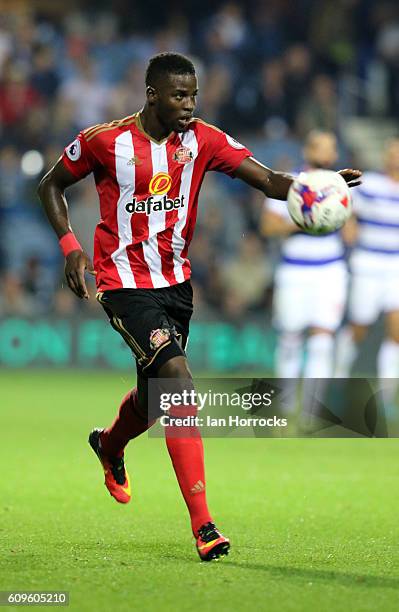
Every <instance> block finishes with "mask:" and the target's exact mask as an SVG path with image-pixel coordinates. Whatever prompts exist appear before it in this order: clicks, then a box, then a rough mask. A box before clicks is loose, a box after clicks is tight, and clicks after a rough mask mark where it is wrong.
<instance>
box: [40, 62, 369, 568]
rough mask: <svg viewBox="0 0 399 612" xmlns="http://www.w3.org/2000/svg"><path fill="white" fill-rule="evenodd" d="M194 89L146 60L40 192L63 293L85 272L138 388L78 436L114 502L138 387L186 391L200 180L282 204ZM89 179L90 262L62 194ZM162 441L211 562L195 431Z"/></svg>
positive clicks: (143, 400)
mask: <svg viewBox="0 0 399 612" xmlns="http://www.w3.org/2000/svg"><path fill="white" fill-rule="evenodd" d="M197 93H198V85H197V78H196V74H195V69H194V66H193V64H192V63H191V61H190V60H188V59H187V58H186V57H184V56H182V55H179V54H175V53H162V54H159V55H157V56H155V57H153V58H152V59H151V60H150V62H149V64H148V68H147V71H146V97H147V100H146V104H145V106H144V108H143V109H141V111H139V112H137V113H135V114H133V115H131V116H129V117H126V118H124V119H121V120H117V121H112V122H110V123H105V124H102V125H96V126H94V127H91V128H88V129H86V130H83V131H82V132H81V133H80V134H79V135H78V137H77V138H76V140H74V141H73V142H72V143H71V144H70V145H68V146H67V147H66V149H65V151H64V153H63V155H62V157H61V158H60V160H59V161H58V162H57V163H56V165H55V166H54V167H53V168H52V169H51V170H50V172H49V173H48V174H47V175H46V176H45V177H44V178H43V179H42V181H41V183H40V186H39V195H40V198H41V201H42V203H43V205H44V208H45V211H46V214H47V216H48V218H49V220H50V223H51V224H52V226H53V228H54V229H55V231H56V233H57V236H58V238H59V240H60V247H61V249H62V251H63V253H64V255H65V274H66V278H67V282H68V285H69V287H70V289H71V290H72V291H73V292H74V293H75V294H76V295H77V296H78V297H80V298H88V291H87V287H86V284H85V271H88V272H92V273H94V274H95V275H96V284H97V288H98V294H97V299H98V301H99V302H100V303H101V304H102V306H103V307H104V310H105V312H106V313H107V315H108V316H109V319H110V322H111V325H112V326H113V327H114V328H115V330H117V331H118V332H119V333H120V334H121V335H122V337H123V338H124V340H125V341H126V342H127V344H128V345H129V346H130V348H131V349H132V351H133V353H134V356H135V358H136V363H137V388H135V389H133V390H132V391H130V392H129V393H128V394H127V395H126V397H125V398H124V399H123V400H122V403H121V406H120V408H119V413H118V415H117V416H116V419H115V421H114V422H113V423H112V425H111V426H110V427H108V428H106V429H102V430H99V429H98V430H93V431H92V432H91V434H90V437H89V442H90V444H91V446H92V448H93V449H94V451H95V452H96V454H97V456H98V458H99V460H100V462H101V464H102V467H103V469H104V472H105V485H106V487H107V488H108V490H109V492H110V494H111V495H112V496H113V497H114V498H115V499H116V500H117V501H118V502H120V503H126V502H128V501H129V500H130V496H131V493H130V481H129V477H128V474H127V472H126V469H125V466H124V461H123V456H124V448H125V446H126V445H127V443H128V442H129V440H132V439H134V438H136V437H137V436H139V435H140V434H142V433H143V432H144V431H146V430H147V429H148V428H149V427H150V426H151V425H152V424H153V422H154V418H156V416H159V412H158V414H156V415H155V416H154V415H153V414H152V410H151V407H149V406H148V386H149V379H150V378H161V379H170V380H171V384H172V385H174V386H175V389H176V391H177V392H181V391H182V388H183V387H184V389H183V390H185V388H186V387H187V386H189V387H190V385H192V377H191V373H190V370H189V368H188V364H187V359H186V355H185V350H184V349H185V346H186V343H187V338H188V332H189V321H190V317H191V314H192V308H193V306H192V290H191V285H190V280H189V279H190V262H189V260H188V257H187V252H188V247H189V244H190V242H191V239H192V236H193V232H194V226H195V221H196V214H197V203H198V195H199V191H200V187H201V183H202V180H203V177H204V174H205V172H206V171H208V170H216V171H219V172H224V173H226V174H228V175H230V176H232V177H238V178H241V179H242V180H244V181H245V182H247V183H248V184H250V185H252V186H253V187H255V188H258V189H261V190H262V191H263V192H264V193H265V194H266V195H267V196H269V197H272V198H277V199H278V198H280V199H286V197H287V191H288V188H289V186H290V185H291V182H292V178H291V177H290V176H288V175H285V174H282V173H279V172H273V171H272V170H270V169H269V168H266V167H265V166H263V165H262V164H261V163H259V162H257V161H256V160H254V159H253V158H252V157H251V152H250V151H249V150H248V149H247V148H245V147H244V146H243V145H241V144H240V143H238V142H237V141H236V140H234V139H233V138H231V137H230V136H228V135H226V134H225V133H223V132H221V131H220V130H218V129H217V128H215V127H213V126H210V125H208V124H207V123H205V122H204V121H202V120H200V119H196V118H194V117H193V112H194V108H195V103H196V96H197ZM91 172H93V174H94V179H95V182H96V186H97V191H98V194H99V199H100V211H101V220H100V223H99V224H98V225H97V228H96V231H95V237H94V266H93V264H92V263H91V260H90V258H89V256H88V255H87V254H86V253H85V252H84V251H83V250H82V248H81V246H80V245H79V243H78V241H77V240H76V238H75V236H74V234H73V232H72V228H71V226H70V223H69V218H68V208H67V203H66V200H65V196H64V191H65V189H66V188H67V187H69V186H70V185H72V184H73V183H76V182H77V181H79V180H80V179H82V178H83V177H85V176H86V175H88V174H89V173H91ZM360 174H361V173H360V172H359V171H356V170H343V171H342V175H343V176H344V178H345V180H346V181H347V182H348V184H351V185H354V184H358V180H359V177H360ZM183 408H184V410H183V409H182V406H179V405H176V406H172V408H171V409H170V411H169V413H170V415H171V416H172V417H175V416H178V415H179V414H180V415H182V414H189V415H194V414H195V411H196V406H195V405H194V406H184V407H183ZM153 416H154V418H153ZM173 423H176V424H175V425H173ZM165 437H166V444H167V448H168V451H169V454H170V457H171V460H172V464H173V468H174V470H175V473H176V477H177V480H178V483H179V485H180V489H181V492H182V494H183V497H184V499H185V502H186V505H187V508H188V511H189V514H190V519H191V528H192V532H193V534H194V537H195V539H196V546H197V550H198V554H199V556H200V558H201V559H202V560H205V561H207V560H210V559H213V558H218V557H219V556H221V555H223V554H226V553H227V552H228V549H229V546H230V543H229V540H228V539H227V538H226V537H224V536H223V535H222V534H221V533H220V532H219V531H218V530H217V529H216V527H215V524H214V522H213V519H212V516H211V514H210V512H209V510H208V506H207V501H206V487H205V471H204V452H203V445H202V440H201V436H200V432H199V430H198V428H197V427H195V426H187V427H185V428H179V427H178V425H177V421H173V420H172V426H167V427H165Z"/></svg>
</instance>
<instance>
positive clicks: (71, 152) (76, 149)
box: [65, 138, 81, 161]
mask: <svg viewBox="0 0 399 612" xmlns="http://www.w3.org/2000/svg"><path fill="white" fill-rule="evenodd" d="M65 152H66V154H67V157H69V159H70V160H71V161H77V160H78V159H79V157H80V154H81V148H80V141H79V139H78V138H77V139H76V140H74V141H73V142H71V144H70V145H69V146H68V147H67V148H66V151H65Z"/></svg>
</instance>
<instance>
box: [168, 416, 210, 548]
mask: <svg viewBox="0 0 399 612" xmlns="http://www.w3.org/2000/svg"><path fill="white" fill-rule="evenodd" d="M171 413H172V410H170V411H169V414H171ZM174 414H176V412H175V413H174ZM191 414H192V412H191ZM195 414H196V408H195ZM165 439H166V445H167V447H168V451H169V455H170V458H171V460H172V463H173V468H174V470H175V474H176V478H177V480H178V483H179V486H180V490H181V492H182V494H183V497H184V500H185V502H186V504H187V508H188V511H189V513H190V518H191V527H192V530H193V534H194V537H197V536H198V529H199V528H200V527H201V526H202V525H204V524H205V523H208V522H209V521H212V517H211V515H210V514H209V510H208V506H207V503H206V491H205V465H204V447H203V444H202V438H201V434H200V431H199V429H198V427H195V426H192V427H190V426H188V427H176V426H167V427H165Z"/></svg>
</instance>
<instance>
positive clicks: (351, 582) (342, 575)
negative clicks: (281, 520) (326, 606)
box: [165, 554, 399, 589]
mask: <svg viewBox="0 0 399 612" xmlns="http://www.w3.org/2000/svg"><path fill="white" fill-rule="evenodd" d="M167 559H171V560H172V559H173V560H174V561H176V560H179V561H186V562H187V561H191V562H193V563H198V559H196V558H195V557H192V558H191V559H187V557H185V556H184V557H183V555H182V556H178V555H170V554H168V555H166V556H165V560H167ZM214 564H215V563H214V562H213V563H209V564H205V563H203V564H201V565H209V566H214ZM219 564H223V565H225V566H226V567H227V566H228V567H231V566H232V567H236V568H239V569H240V570H251V571H256V572H265V573H266V574H269V576H270V577H271V578H275V579H277V580H278V579H281V580H290V579H292V580H298V581H299V580H301V581H304V582H312V583H314V582H315V583H321V582H330V583H331V582H335V583H336V584H339V585H340V586H350V587H353V586H359V587H366V588H370V589H378V588H379V589H399V578H395V577H389V576H374V575H367V574H352V573H347V572H338V571H334V570H319V569H315V568H309V569H307V568H299V567H287V566H276V565H266V564H262V563H246V562H245V561H241V562H240V561H233V560H230V559H223V560H221V561H219V562H218V565H219Z"/></svg>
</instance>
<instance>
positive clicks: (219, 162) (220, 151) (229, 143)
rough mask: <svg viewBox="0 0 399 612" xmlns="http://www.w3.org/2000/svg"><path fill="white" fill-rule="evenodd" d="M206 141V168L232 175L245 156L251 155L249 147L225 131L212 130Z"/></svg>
mask: <svg viewBox="0 0 399 612" xmlns="http://www.w3.org/2000/svg"><path fill="white" fill-rule="evenodd" d="M208 142H209V152H210V160H209V163H208V167H207V169H208V170H217V171H218V172H224V173H225V174H228V175H229V176H232V175H233V174H234V172H235V170H237V168H238V166H239V165H240V164H241V162H242V161H243V160H244V159H245V158H246V157H252V153H251V151H250V150H249V149H247V148H246V147H244V145H242V144H241V143H240V142H238V141H237V140H235V139H234V138H232V137H231V136H229V135H228V134H226V133H225V132H220V131H216V130H212V134H210V137H209V141H208Z"/></svg>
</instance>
